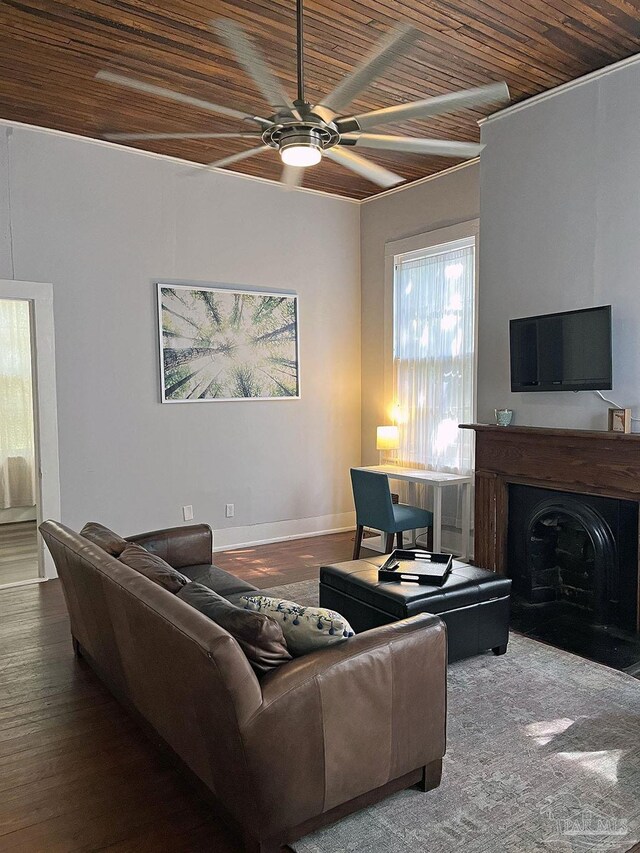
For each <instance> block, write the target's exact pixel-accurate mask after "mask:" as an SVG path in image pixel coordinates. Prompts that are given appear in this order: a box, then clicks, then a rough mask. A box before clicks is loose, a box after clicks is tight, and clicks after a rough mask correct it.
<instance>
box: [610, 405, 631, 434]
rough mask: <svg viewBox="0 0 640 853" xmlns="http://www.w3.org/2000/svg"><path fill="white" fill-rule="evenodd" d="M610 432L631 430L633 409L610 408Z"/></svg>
mask: <svg viewBox="0 0 640 853" xmlns="http://www.w3.org/2000/svg"><path fill="white" fill-rule="evenodd" d="M609 432H631V409H609Z"/></svg>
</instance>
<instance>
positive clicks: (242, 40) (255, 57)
mask: <svg viewBox="0 0 640 853" xmlns="http://www.w3.org/2000/svg"><path fill="white" fill-rule="evenodd" d="M211 26H212V27H213V28H214V29H215V31H216V32H217V33H218V35H219V36H220V38H221V39H222V41H223V42H224V43H225V44H226V45H227V47H228V48H229V50H231V51H232V52H233V53H234V54H235V56H236V59H237V60H238V63H239V64H240V65H241V66H242V67H243V68H244V70H245V71H246V72H247V74H248V75H249V76H250V77H252V78H253V80H254V81H255V83H256V85H257V86H258V88H259V89H260V91H261V92H262V94H263V96H264V98H265V100H266V102H267V103H268V104H270V105H271V106H272V107H273V108H274V110H275V111H276V113H283V112H284V113H288V114H289V115H292V116H295V118H297V119H299V118H300V116H299V115H298V113H297V111H296V108H295V107H294V105H293V101H292V100H291V98H290V97H289V96H288V95H287V93H286V92H285V90H284V88H283V86H282V85H281V83H280V82H279V81H278V80H276V78H275V76H274V74H273V73H272V71H271V69H270V68H269V67H268V65H267V64H266V62H265V61H264V59H263V58H262V56H261V54H260V52H259V51H258V49H257V48H256V47H255V45H254V44H253V42H252V40H251V38H250V37H249V36H248V35H247V33H246V32H245V31H244V30H243V28H242V27H241V26H240V25H239V24H236V22H235V21H230V20H228V19H227V18H219V19H218V20H215V21H211Z"/></svg>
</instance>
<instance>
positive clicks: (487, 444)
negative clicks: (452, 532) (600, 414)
mask: <svg viewBox="0 0 640 853" xmlns="http://www.w3.org/2000/svg"><path fill="white" fill-rule="evenodd" d="M460 427H461V429H472V430H474V431H475V434H476V490H475V552H474V558H475V561H476V563H477V564H478V565H480V566H484V567H486V568H488V569H492V570H493V571H495V572H499V573H500V574H504V573H505V571H506V560H507V525H508V499H509V489H508V486H509V483H521V484H524V485H530V486H540V487H542V488H546V489H556V490H558V491H565V492H580V493H582V494H591V495H602V496H603V497H611V498H618V499H621V500H630V501H635V502H636V503H638V504H639V505H640V434H634V433H631V434H625V433H615V432H606V431H600V432H597V431H593V430H580V429H547V428H544V427H526V426H508V427H501V426H496V425H491V424H461V425H460Z"/></svg>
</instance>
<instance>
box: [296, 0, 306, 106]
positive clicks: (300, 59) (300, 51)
mask: <svg viewBox="0 0 640 853" xmlns="http://www.w3.org/2000/svg"><path fill="white" fill-rule="evenodd" d="M302 4H303V0H296V56H297V63H298V99H297V101H296V106H297V107H301V106H303V105H304V103H305V100H304V8H303V5H302Z"/></svg>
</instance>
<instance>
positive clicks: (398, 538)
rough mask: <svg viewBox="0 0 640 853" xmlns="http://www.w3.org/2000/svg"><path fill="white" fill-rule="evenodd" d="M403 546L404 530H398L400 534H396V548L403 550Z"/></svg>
mask: <svg viewBox="0 0 640 853" xmlns="http://www.w3.org/2000/svg"><path fill="white" fill-rule="evenodd" d="M403 545H404V539H403V534H402V530H398V532H397V533H396V548H402V546H403Z"/></svg>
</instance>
